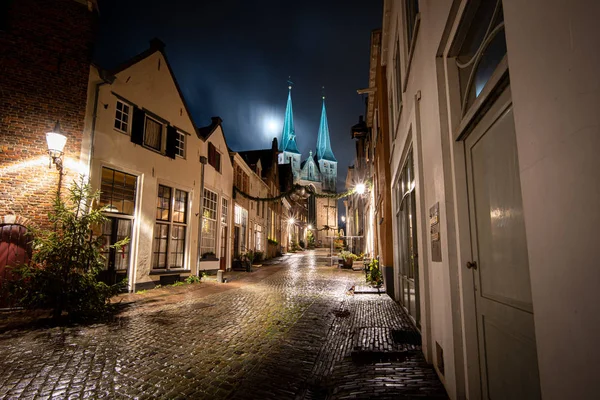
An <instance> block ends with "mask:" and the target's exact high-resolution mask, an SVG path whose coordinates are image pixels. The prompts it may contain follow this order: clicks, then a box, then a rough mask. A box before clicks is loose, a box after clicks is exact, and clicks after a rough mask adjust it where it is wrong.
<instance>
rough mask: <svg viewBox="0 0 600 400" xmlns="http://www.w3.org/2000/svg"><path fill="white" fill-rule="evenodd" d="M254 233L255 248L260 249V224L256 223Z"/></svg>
mask: <svg viewBox="0 0 600 400" xmlns="http://www.w3.org/2000/svg"><path fill="white" fill-rule="evenodd" d="M254 235H255V237H254V246H255V250H256V251H262V226H260V225H256V227H255V231H254Z"/></svg>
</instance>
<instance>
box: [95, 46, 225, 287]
mask: <svg viewBox="0 0 600 400" xmlns="http://www.w3.org/2000/svg"><path fill="white" fill-rule="evenodd" d="M83 144H84V147H85V148H87V149H89V151H88V152H87V156H88V157H89V158H88V160H89V175H90V182H91V184H92V187H94V188H96V189H98V190H100V191H101V196H100V205H101V206H105V207H106V216H107V217H108V222H107V223H106V224H105V226H104V227H102V230H101V232H97V234H100V235H102V237H103V238H104V240H105V243H106V247H105V248H106V254H105V256H106V259H107V260H106V263H107V264H106V270H105V271H104V273H103V276H102V277H103V279H105V280H107V281H109V282H113V281H115V280H119V279H123V278H127V279H128V283H129V289H130V290H139V289H143V288H148V287H153V286H154V285H156V284H165V283H171V282H174V281H177V280H180V279H183V278H185V277H186V276H188V275H190V274H198V273H199V272H200V271H203V270H214V269H218V268H223V269H225V268H227V266H229V265H230V262H231V254H230V252H229V251H228V250H229V248H230V245H229V243H230V232H231V230H230V229H231V228H230V227H231V226H232V216H233V203H232V200H233V199H232V187H233V168H232V166H231V162H230V159H229V157H228V156H227V155H228V150H227V144H226V142H225V137H224V134H223V131H222V128H221V119H220V118H218V117H215V118H213V121H212V123H211V124H210V125H208V126H205V127H200V128H198V127H196V126H195V125H194V122H193V121H192V119H191V116H190V113H189V110H188V108H187V106H186V103H185V101H184V99H183V96H182V95H181V91H180V89H179V85H178V84H177V81H176V79H175V76H174V75H173V73H172V70H171V67H170V65H169V63H168V60H167V57H166V53H165V50H164V44H162V42H160V41H158V40H156V39H155V40H153V41H151V45H150V48H149V49H148V50H146V51H144V52H143V53H141V54H139V55H137V56H135V57H133V58H132V59H131V60H129V61H127V62H125V63H124V64H122V65H121V66H119V67H118V68H116V69H115V70H113V71H105V70H102V69H100V68H98V67H95V66H93V67H92V70H91V73H90V84H89V90H88V109H87V114H86V124H85V131H84V139H83ZM125 237H129V238H130V244H129V245H128V246H125V247H123V248H122V249H120V250H119V251H114V250H111V249H109V247H108V245H110V244H112V243H114V242H116V241H117V240H120V239H123V238H125Z"/></svg>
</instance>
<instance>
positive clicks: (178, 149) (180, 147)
mask: <svg viewBox="0 0 600 400" xmlns="http://www.w3.org/2000/svg"><path fill="white" fill-rule="evenodd" d="M175 155H176V156H179V157H181V158H185V133H182V132H179V131H177V143H176V144H175Z"/></svg>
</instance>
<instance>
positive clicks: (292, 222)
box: [288, 218, 296, 225]
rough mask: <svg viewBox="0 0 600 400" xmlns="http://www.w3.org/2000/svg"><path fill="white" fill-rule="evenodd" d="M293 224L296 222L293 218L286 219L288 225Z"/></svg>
mask: <svg viewBox="0 0 600 400" xmlns="http://www.w3.org/2000/svg"><path fill="white" fill-rule="evenodd" d="M295 222H296V220H295V219H294V218H290V219H288V223H289V224H290V225H292V224H294V223H295Z"/></svg>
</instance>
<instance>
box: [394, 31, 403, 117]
mask: <svg viewBox="0 0 600 400" xmlns="http://www.w3.org/2000/svg"><path fill="white" fill-rule="evenodd" d="M394 73H395V77H394V79H395V81H396V90H395V91H396V112H397V114H396V118H397V119H396V121H398V120H399V119H400V107H401V106H402V71H401V70H400V38H396V49H395V50H394Z"/></svg>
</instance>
